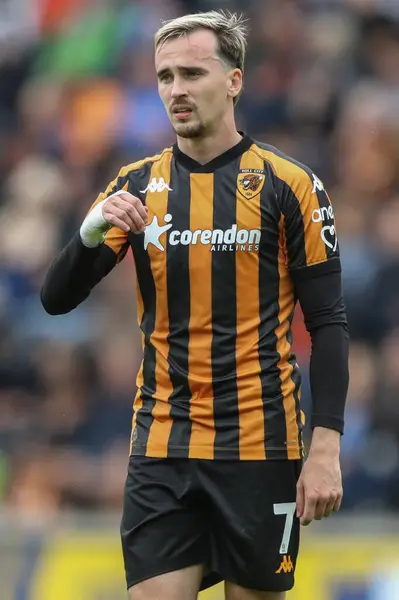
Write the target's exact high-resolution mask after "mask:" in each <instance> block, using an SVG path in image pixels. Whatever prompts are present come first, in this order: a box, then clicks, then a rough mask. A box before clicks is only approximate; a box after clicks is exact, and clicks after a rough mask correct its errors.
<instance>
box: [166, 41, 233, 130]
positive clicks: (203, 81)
mask: <svg viewBox="0 0 399 600" xmlns="http://www.w3.org/2000/svg"><path fill="white" fill-rule="evenodd" d="M155 67H156V71H157V77H158V90H159V95H160V97H161V100H162V102H163V103H164V105H165V108H166V111H167V113H168V116H169V119H170V121H171V123H172V126H173V128H174V130H175V132H176V134H177V135H178V136H180V137H183V138H199V137H202V136H204V135H205V134H206V133H209V132H211V131H212V130H213V129H214V128H215V127H216V126H217V125H218V123H219V122H220V120H221V119H223V116H224V114H225V112H226V110H227V108H228V106H229V102H231V99H232V95H231V93H230V92H229V90H230V91H231V89H232V88H234V87H235V86H237V85H239V86H241V71H239V70H238V69H232V70H230V71H229V70H228V69H227V67H226V66H225V65H224V64H223V62H222V61H221V60H220V58H219V57H218V54H217V39H216V36H215V35H214V33H213V32H212V31H208V30H206V29H200V30H198V31H195V32H193V33H191V34H189V35H187V36H184V37H181V38H176V39H172V40H170V41H168V42H166V43H164V44H163V45H162V46H161V47H160V48H159V49H158V50H157V52H156V54H155ZM237 78H238V80H239V81H238V84H237ZM232 82H233V83H232Z"/></svg>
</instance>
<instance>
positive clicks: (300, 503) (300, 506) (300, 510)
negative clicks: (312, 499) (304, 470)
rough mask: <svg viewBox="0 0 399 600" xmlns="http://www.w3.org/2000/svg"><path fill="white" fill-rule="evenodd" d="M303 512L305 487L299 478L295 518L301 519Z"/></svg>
mask: <svg viewBox="0 0 399 600" xmlns="http://www.w3.org/2000/svg"><path fill="white" fill-rule="evenodd" d="M304 510H305V487H304V485H303V482H302V478H301V477H300V478H299V480H298V483H297V486H296V516H297V517H298V518H301V517H302V515H303V513H304Z"/></svg>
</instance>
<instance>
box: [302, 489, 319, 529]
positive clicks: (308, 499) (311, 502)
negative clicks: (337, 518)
mask: <svg viewBox="0 0 399 600" xmlns="http://www.w3.org/2000/svg"><path fill="white" fill-rule="evenodd" d="M316 502H317V496H316V495H314V494H308V495H307V494H306V493H305V507H304V510H303V515H302V518H301V525H305V526H306V525H309V523H311V522H312V521H313V519H314V514H315V508H316Z"/></svg>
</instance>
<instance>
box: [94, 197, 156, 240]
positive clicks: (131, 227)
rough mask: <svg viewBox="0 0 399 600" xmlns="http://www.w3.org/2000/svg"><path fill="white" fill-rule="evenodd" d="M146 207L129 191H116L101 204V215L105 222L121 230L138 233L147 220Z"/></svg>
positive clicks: (142, 229)
mask: <svg viewBox="0 0 399 600" xmlns="http://www.w3.org/2000/svg"><path fill="white" fill-rule="evenodd" d="M147 213H148V209H147V207H146V206H144V205H143V203H142V202H141V200H140V198H137V197H136V196H133V195H132V194H130V193H129V192H123V191H120V192H116V193H115V194H112V196H109V198H107V199H106V200H105V202H104V203H103V204H102V216H103V218H104V219H105V221H106V222H107V223H109V224H110V225H114V226H115V227H120V229H123V231H133V232H134V233H139V232H141V231H144V230H145V226H146V225H147V222H148V215H147Z"/></svg>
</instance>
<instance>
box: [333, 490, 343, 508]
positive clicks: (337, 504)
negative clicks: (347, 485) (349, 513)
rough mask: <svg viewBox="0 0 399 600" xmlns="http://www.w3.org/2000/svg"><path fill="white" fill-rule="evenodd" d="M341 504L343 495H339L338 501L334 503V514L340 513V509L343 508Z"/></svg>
mask: <svg viewBox="0 0 399 600" xmlns="http://www.w3.org/2000/svg"><path fill="white" fill-rule="evenodd" d="M341 502H342V493H341V494H339V496H338V498H337V499H336V501H335V503H334V509H333V510H334V512H338V511H339V509H340V508H341Z"/></svg>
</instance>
